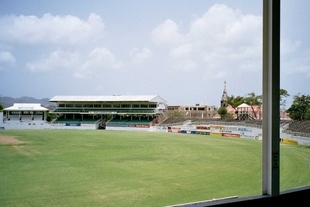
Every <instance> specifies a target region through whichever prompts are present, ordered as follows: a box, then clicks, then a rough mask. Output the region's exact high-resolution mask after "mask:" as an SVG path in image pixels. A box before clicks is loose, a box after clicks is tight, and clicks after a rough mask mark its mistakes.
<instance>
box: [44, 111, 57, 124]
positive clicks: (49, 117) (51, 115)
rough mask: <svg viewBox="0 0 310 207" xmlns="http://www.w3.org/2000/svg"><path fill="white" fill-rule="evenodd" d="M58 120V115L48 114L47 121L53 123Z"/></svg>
mask: <svg viewBox="0 0 310 207" xmlns="http://www.w3.org/2000/svg"><path fill="white" fill-rule="evenodd" d="M55 118H56V114H51V113H49V112H47V116H46V121H48V122H51V121H53V120H54V119H55Z"/></svg>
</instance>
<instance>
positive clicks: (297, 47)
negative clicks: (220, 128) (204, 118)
mask: <svg viewBox="0 0 310 207" xmlns="http://www.w3.org/2000/svg"><path fill="white" fill-rule="evenodd" d="M262 2H263V1H262V0H251V1H249V0H194V1H193V0H139V1H138V0H130V1H129V0H113V1H107V0H89V1H83V0H66V1H63V0H45V1H40V0H27V1H24V0H0V28H1V29H0V96H9V97H14V98H19V97H22V96H30V97H34V98H38V99H41V98H52V97H54V96H58V95H64V96H67V95H75V96H84V95H91V96H105V95H159V96H160V97H162V98H163V99H164V100H166V101H167V104H168V105H195V104H206V105H213V106H216V107H219V106H220V100H221V97H222V93H223V90H224V82H226V89H227V93H228V95H229V96H230V95H233V96H246V95H247V94H248V93H252V92H254V93H255V94H257V95H261V94H262ZM309 8H310V1H309V0H282V1H281V46H280V48H281V52H280V67H281V69H280V72H281V75H280V79H281V83H280V87H281V88H283V89H285V90H287V92H288V93H289V94H290V97H288V98H287V106H286V107H289V106H290V104H291V102H292V100H293V97H294V96H295V95H310V87H309V85H310V84H309V83H310V38H309V33H310V21H309V19H310V12H309V11H308V9H309Z"/></svg>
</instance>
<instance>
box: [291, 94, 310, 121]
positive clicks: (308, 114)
mask: <svg viewBox="0 0 310 207" xmlns="http://www.w3.org/2000/svg"><path fill="white" fill-rule="evenodd" d="M286 112H288V113H289V117H290V118H291V119H293V120H300V121H301V120H304V119H310V96H309V95H300V94H298V95H296V96H294V100H293V103H292V105H291V107H290V108H289V109H288V110H286Z"/></svg>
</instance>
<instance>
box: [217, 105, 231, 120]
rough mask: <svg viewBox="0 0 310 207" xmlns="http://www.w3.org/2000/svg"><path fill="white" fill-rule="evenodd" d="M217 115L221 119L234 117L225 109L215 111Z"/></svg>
mask: <svg viewBox="0 0 310 207" xmlns="http://www.w3.org/2000/svg"><path fill="white" fill-rule="evenodd" d="M217 113H218V114H219V115H220V116H221V119H233V118H234V117H233V116H232V115H231V114H230V113H228V111H227V109H226V108H225V107H221V108H219V109H218V110H217Z"/></svg>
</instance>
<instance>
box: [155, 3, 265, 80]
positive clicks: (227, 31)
mask: <svg viewBox="0 0 310 207" xmlns="http://www.w3.org/2000/svg"><path fill="white" fill-rule="evenodd" d="M219 14H220V15H219ZM261 33H262V19H261V16H255V15H250V14H243V13H242V12H241V11H239V10H234V9H232V8H229V7H227V6H225V5H222V4H216V5H214V6H212V7H211V8H210V9H209V10H208V11H207V12H206V13H204V14H203V15H202V16H201V17H199V18H197V19H195V20H194V21H193V22H192V23H191V24H190V27H189V30H188V32H183V33H182V32H181V31H180V29H179V26H178V25H177V24H176V23H175V22H173V21H172V20H169V19H168V20H166V21H165V22H164V23H163V24H161V25H159V26H158V27H156V28H155V29H154V30H153V31H152V37H153V40H154V41H156V42H157V43H161V44H164V45H165V46H167V47H168V48H169V51H170V52H168V54H169V58H170V62H171V63H172V65H173V64H175V65H174V66H172V68H173V69H179V70H180V71H190V70H194V69H197V68H198V69H199V70H202V71H203V73H205V78H206V79H209V78H221V79H222V78H225V76H229V75H230V74H229V73H227V72H225V71H227V70H228V71H234V73H235V74H236V73H238V71H239V72H240V73H241V72H244V71H257V70H261V49H262V47H261V44H262V35H261ZM254 63H255V64H254ZM181 66H182V67H181ZM211 74H212V75H211Z"/></svg>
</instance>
